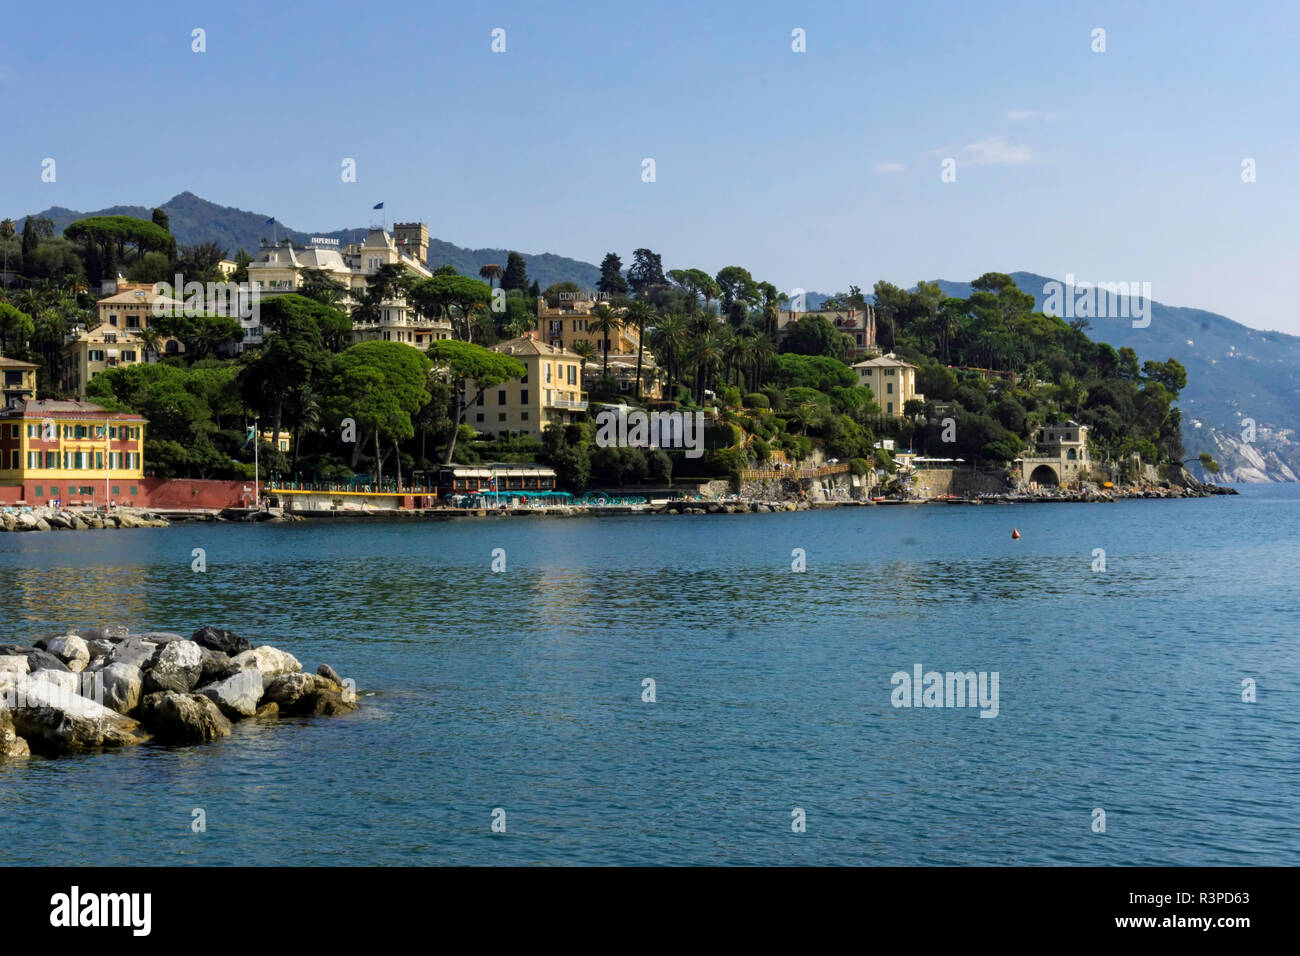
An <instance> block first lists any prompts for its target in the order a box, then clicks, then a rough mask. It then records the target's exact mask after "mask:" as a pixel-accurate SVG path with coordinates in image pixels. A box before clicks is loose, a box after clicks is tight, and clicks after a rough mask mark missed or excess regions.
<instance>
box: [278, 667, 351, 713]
mask: <svg viewBox="0 0 1300 956" xmlns="http://www.w3.org/2000/svg"><path fill="white" fill-rule="evenodd" d="M264 699H265V700H266V701H267V702H268V703H273V704H276V705H277V706H278V707H279V708H280V713H281V714H285V715H288V716H312V717H319V716H334V715H337V714H346V713H349V712H351V711H354V710H356V709H357V705H356V702H355V701H354V700H345V699H344V696H343V692H342V691H341V690H340V689H339V686H338V685H337V684H335V683H334V682H333V681H332V680H330V679H329V678H326V677H321V676H320V675H319V674H283V675H281V676H280V677H277V678H275V679H274V680H273V681H271V683H270V685H269V686H268V687H267V688H266V696H265V698H264Z"/></svg>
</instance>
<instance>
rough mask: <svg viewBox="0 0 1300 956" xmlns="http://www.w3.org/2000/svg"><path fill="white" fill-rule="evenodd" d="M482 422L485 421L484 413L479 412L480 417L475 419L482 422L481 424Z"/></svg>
mask: <svg viewBox="0 0 1300 956" xmlns="http://www.w3.org/2000/svg"><path fill="white" fill-rule="evenodd" d="M482 420H483V413H482V412H479V413H478V417H477V418H476V419H475V421H480V422H481V421H482Z"/></svg>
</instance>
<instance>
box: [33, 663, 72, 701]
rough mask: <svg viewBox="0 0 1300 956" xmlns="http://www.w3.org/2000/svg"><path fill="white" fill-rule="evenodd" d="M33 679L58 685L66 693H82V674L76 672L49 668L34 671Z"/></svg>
mask: <svg viewBox="0 0 1300 956" xmlns="http://www.w3.org/2000/svg"><path fill="white" fill-rule="evenodd" d="M31 679H32V680H33V681H42V682H44V683H46V684H50V685H51V686H54V687H57V688H58V689H59V690H60V691H62V692H63V693H65V694H73V695H77V694H80V693H81V675H80V674H74V673H72V672H71V671H56V670H48V669H47V670H39V671H32V673H31Z"/></svg>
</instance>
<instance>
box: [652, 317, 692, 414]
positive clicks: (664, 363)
mask: <svg viewBox="0 0 1300 956" xmlns="http://www.w3.org/2000/svg"><path fill="white" fill-rule="evenodd" d="M686 335H687V332H686V319H685V318H683V317H682V316H681V315H678V314H676V313H670V314H669V315H665V316H662V317H661V318H660V319H659V320H658V321H657V322H656V323H655V328H654V333H653V334H652V335H651V336H650V348H651V349H652V350H653V351H654V353H655V358H656V359H658V361H659V367H660V368H662V369H664V370H665V372H666V373H667V376H668V397H669V398H670V399H671V398H674V397H675V396H676V394H677V389H676V381H677V376H676V374H675V373H676V372H677V371H678V363H679V362H680V360H681V356H682V351H683V350H684V349H685V347H686Z"/></svg>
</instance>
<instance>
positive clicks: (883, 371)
mask: <svg viewBox="0 0 1300 956" xmlns="http://www.w3.org/2000/svg"><path fill="white" fill-rule="evenodd" d="M853 370H854V371H855V372H857V374H858V384H859V385H865V386H867V388H869V389H871V392H872V394H873V395H875V397H876V404H877V405H879V406H880V410H881V412H883V413H884V414H885V415H887V416H889V417H890V418H902V417H903V408H904V406H905V405H906V404H907V403H908V402H910V401H912V400H914V399H915V400H916V401H919V402H923V401H925V396H924V395H922V394H921V393H920V392H918V391H917V390H916V366H915V365H912V364H910V363H908V362H904V361H903V360H902V359H900V358H899V357H898V356H897V355H895V354H894V353H893V352H890V353H889V354H888V355H882V356H880V357H879V358H873V359H867V360H865V361H862V362H857V363H855V364H854V365H853Z"/></svg>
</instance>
